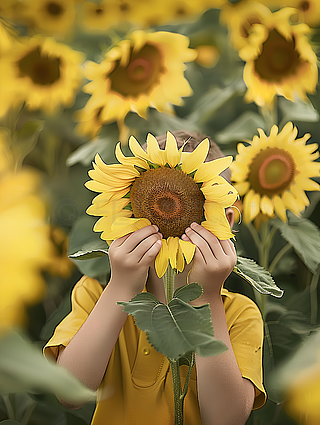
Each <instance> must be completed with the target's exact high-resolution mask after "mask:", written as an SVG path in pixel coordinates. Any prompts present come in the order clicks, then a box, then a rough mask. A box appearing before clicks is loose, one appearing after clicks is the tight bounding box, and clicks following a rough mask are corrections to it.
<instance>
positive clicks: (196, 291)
mask: <svg viewBox="0 0 320 425" xmlns="http://www.w3.org/2000/svg"><path fill="white" fill-rule="evenodd" d="M202 294H203V289H202V286H201V285H199V284H198V283H196V282H193V283H190V284H189V285H185V286H180V288H178V289H176V290H175V291H174V294H173V298H179V299H180V300H182V301H184V302H186V303H188V302H190V301H193V300H196V299H197V298H199V297H200V296H201V295H202Z"/></svg>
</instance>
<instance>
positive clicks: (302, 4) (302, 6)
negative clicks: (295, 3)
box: [299, 1, 310, 12]
mask: <svg viewBox="0 0 320 425" xmlns="http://www.w3.org/2000/svg"><path fill="white" fill-rule="evenodd" d="M299 9H300V10H302V11H303V12H307V11H308V10H309V9H310V2H309V1H302V2H300V3H299Z"/></svg>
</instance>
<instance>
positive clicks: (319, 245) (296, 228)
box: [272, 212, 320, 274]
mask: <svg viewBox="0 0 320 425" xmlns="http://www.w3.org/2000/svg"><path fill="white" fill-rule="evenodd" d="M272 223H273V225H274V226H275V227H277V228H278V229H279V230H280V233H281V236H282V237H283V238H284V239H285V240H286V241H287V242H289V244H290V245H292V247H293V248H294V250H295V251H296V253H297V254H298V255H299V257H300V258H301V259H302V261H303V262H304V263H305V265H306V266H307V267H308V269H309V270H310V271H311V272H312V273H313V274H316V273H317V269H318V266H319V264H320V255H319V253H320V231H319V228H318V227H317V226H316V225H315V224H314V223H312V221H310V220H308V219H305V218H297V217H295V216H294V215H293V214H292V213H290V212H288V222H286V223H284V222H283V221H281V220H280V219H274V220H272Z"/></svg>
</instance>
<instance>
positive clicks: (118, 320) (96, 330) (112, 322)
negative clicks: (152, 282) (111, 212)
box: [58, 226, 162, 408]
mask: <svg viewBox="0 0 320 425" xmlns="http://www.w3.org/2000/svg"><path fill="white" fill-rule="evenodd" d="M161 238H162V235H161V234H160V233H158V228H157V227H156V226H147V227H144V228H142V229H140V230H137V231H136V232H134V233H132V234H130V235H127V236H124V237H122V238H119V239H117V240H115V241H114V242H113V243H112V244H111V246H110V249H109V258H110V264H111V278H110V281H109V283H108V285H107V286H106V288H105V289H104V291H103V293H102V295H101V297H100V298H99V300H98V302H97V304H96V305H95V307H94V309H93V310H92V312H91V313H90V315H89V317H88V319H87V320H86V321H85V323H84V324H83V325H82V327H81V328H80V329H79V331H78V332H77V334H76V335H75V336H74V337H73V339H72V340H71V341H70V343H69V344H68V345H67V347H66V348H65V349H64V350H63V351H62V352H61V353H60V355H59V357H58V363H59V364H60V365H62V366H64V367H65V368H66V369H68V370H69V371H70V372H72V374H73V375H75V376H76V377H77V378H78V379H79V380H80V381H81V382H83V383H84V384H85V385H86V386H87V387H89V388H91V389H92V390H97V388H98V387H99V385H100V383H101V381H102V378H103V376H104V373H105V370H106V367H107V364H108V361H109V357H110V355H111V352H112V350H113V347H114V345H115V343H116V341H117V338H118V335H119V332H120V330H121V328H122V327H123V325H124V322H125V320H126V318H127V314H126V313H124V312H123V311H122V307H121V306H119V305H117V301H129V300H130V299H131V298H132V297H134V296H135V295H136V294H138V293H140V292H141V291H142V290H143V288H144V285H145V283H146V279H147V273H148V269H149V266H150V265H151V264H152V263H153V262H154V259H155V257H156V255H157V254H158V252H159V250H160V248H161ZM62 403H63V401H62ZM63 404H65V405H66V406H67V407H69V408H78V407H80V406H70V405H69V404H67V403H63Z"/></svg>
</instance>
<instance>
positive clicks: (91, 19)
mask: <svg viewBox="0 0 320 425" xmlns="http://www.w3.org/2000/svg"><path fill="white" fill-rule="evenodd" d="M82 24H83V27H84V28H85V29H86V30H89V31H106V30H107V29H108V28H109V27H110V26H111V25H112V24H114V18H113V9H112V5H111V4H110V1H101V2H100V3H93V2H91V1H85V2H84V3H83V5H82Z"/></svg>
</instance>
